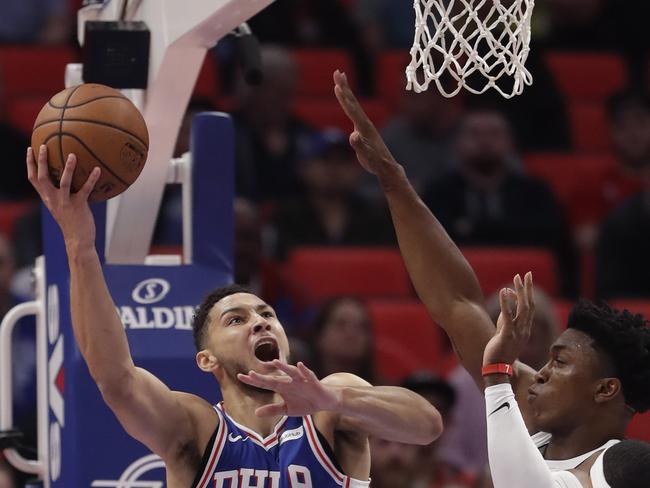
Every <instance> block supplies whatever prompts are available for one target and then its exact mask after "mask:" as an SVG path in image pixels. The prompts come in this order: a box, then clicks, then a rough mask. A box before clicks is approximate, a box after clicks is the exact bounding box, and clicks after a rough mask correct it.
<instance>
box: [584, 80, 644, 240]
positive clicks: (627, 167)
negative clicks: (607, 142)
mask: <svg viewBox="0 0 650 488" xmlns="http://www.w3.org/2000/svg"><path fill="white" fill-rule="evenodd" d="M607 118H608V122H609V132H610V136H611V140H612V144H613V146H614V152H615V155H616V158H617V160H618V161H617V162H618V164H617V165H616V166H614V167H612V168H610V169H609V170H608V171H607V172H606V174H603V177H602V180H601V181H602V184H601V185H599V186H595V187H594V185H584V186H583V187H581V188H579V189H578V194H577V195H576V197H575V199H576V202H580V203H583V204H584V205H585V209H584V211H582V212H581V214H582V215H584V221H583V222H578V226H577V232H576V237H577V241H578V243H579V244H580V246H581V247H582V248H584V249H586V250H587V251H592V250H593V248H594V245H595V241H596V238H597V235H598V225H599V224H600V221H601V220H602V219H603V217H604V216H605V215H607V214H608V213H609V212H611V211H612V210H613V209H614V208H615V207H617V206H618V205H620V204H621V203H622V202H623V201H624V200H626V199H627V198H629V197H630V196H631V195H633V194H634V193H636V192H638V191H639V190H640V189H641V180H640V178H639V175H640V172H642V171H643V168H644V167H645V166H647V165H650V98H649V97H648V96H647V95H644V94H642V93H639V92H634V91H625V92H621V93H617V94H615V95H614V96H612V97H611V98H610V99H609V100H608V101H607Z"/></svg>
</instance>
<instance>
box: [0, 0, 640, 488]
mask: <svg viewBox="0 0 650 488" xmlns="http://www.w3.org/2000/svg"><path fill="white" fill-rule="evenodd" d="M79 3H80V2H75V1H72V2H71V1H68V0H29V1H28V0H4V1H3V2H2V6H0V43H3V44H40V45H52V44H69V43H72V42H73V32H74V16H73V15H72V13H71V11H72V9H73V8H74V7H76V6H78V4H79ZM649 14H650V3H648V2H617V1H615V0H547V1H545V2H539V5H538V6H537V7H536V13H535V16H534V21H533V41H532V51H531V57H530V59H529V68H530V70H531V72H532V73H533V76H534V78H535V82H534V84H533V86H532V87H529V88H527V89H526V91H525V92H524V94H523V95H522V96H520V97H517V98H515V99H513V100H509V101H505V100H503V99H500V98H497V97H496V96H493V95H483V96H470V95H463V94H461V95H459V96H458V97H455V98H452V99H446V98H443V97H442V96H440V95H439V94H438V93H437V91H436V90H435V89H431V90H429V91H428V92H425V93H421V94H415V93H412V92H406V91H404V92H403V94H402V95H401V99H400V100H399V101H398V103H397V104H396V108H395V110H391V111H390V113H389V114H388V115H389V117H388V119H387V121H386V122H385V123H383V124H382V125H381V127H379V128H380V129H381V131H382V134H383V136H384V138H385V140H386V143H387V145H388V146H389V148H390V149H391V151H392V152H393V154H394V155H395V157H396V159H397V160H398V161H399V162H400V163H401V164H403V165H404V167H405V168H406V171H407V174H408V175H409V177H410V179H411V181H412V182H413V184H414V186H415V187H416V189H417V190H418V192H419V193H420V195H421V197H422V199H423V200H424V202H425V203H426V205H428V206H429V208H430V209H431V210H432V211H433V212H434V214H435V215H436V216H437V217H438V219H439V220H440V221H441V222H442V224H443V225H444V226H445V228H446V229H447V231H448V233H449V234H450V236H451V237H452V239H453V240H454V241H455V242H457V243H459V244H460V245H461V246H488V247H489V246H496V247H513V248H526V247H534V248H542V249H546V250H548V251H549V252H550V253H551V254H552V255H553V257H554V259H555V262H556V264H557V266H556V267H557V274H558V276H559V279H560V284H561V287H560V297H550V296H547V295H545V294H544V293H543V291H541V290H540V292H539V293H540V296H539V298H538V300H537V303H538V309H539V310H538V311H537V314H538V317H537V321H538V322H539V323H538V324H537V325H536V326H535V327H534V328H533V331H534V334H535V335H536V337H535V338H534V340H531V347H530V350H529V351H527V352H526V355H527V358H526V359H527V362H528V363H529V364H531V365H532V366H533V367H540V366H541V365H542V364H543V363H544V362H545V361H546V359H545V358H546V351H547V348H548V345H549V344H550V343H551V342H552V340H553V338H554V337H555V335H557V333H558V331H559V330H560V327H562V326H563V325H564V324H561V323H559V322H558V319H557V317H556V315H555V310H554V307H553V303H552V302H553V300H554V299H556V298H563V299H568V300H572V299H575V298H576V297H577V296H579V295H581V294H582V295H585V294H586V295H591V296H592V297H593V296H595V297H598V298H603V299H608V300H611V299H618V298H635V299H638V298H646V299H650V281H649V280H648V279H647V278H646V276H647V274H648V273H649V272H650V253H648V249H650V56H649V52H648V45H647V44H648V43H647V42H645V44H644V43H642V41H641V40H643V39H646V38H647V35H646V33H645V23H646V22H645V21H646V19H647V18H648V16H649ZM413 15H414V14H413V9H412V5H411V3H409V2H404V0H327V1H317V0H277V1H276V2H275V3H274V4H272V5H271V6H270V7H268V8H267V9H266V10H265V11H264V12H263V13H261V14H259V15H258V16H257V17H255V18H254V19H252V20H251V22H250V24H251V27H252V29H253V31H254V32H255V33H256V34H257V35H258V36H259V38H260V40H261V41H262V44H263V46H264V47H263V50H262V60H263V68H264V73H265V78H264V81H263V83H262V84H261V85H260V86H257V87H252V86H248V85H247V84H245V83H244V82H243V80H242V79H241V77H240V76H239V75H238V73H237V70H236V69H235V68H234V63H233V59H232V57H233V51H234V50H233V48H232V46H229V45H228V42H227V41H226V42H224V43H221V44H220V45H218V46H217V47H216V48H215V49H214V50H212V51H211V52H210V53H209V55H210V56H214V57H215V58H216V59H217V60H218V65H219V66H220V67H222V69H223V72H222V73H221V76H220V78H221V80H222V84H223V85H224V87H225V88H224V90H225V93H226V96H225V97H224V98H223V99H220V100H213V99H206V98H198V97H197V98H195V99H193V100H192V102H191V103H190V106H189V107H188V111H187V115H186V118H185V120H184V122H183V126H182V128H181V133H180V134H179V138H178V141H177V148H176V153H177V155H181V154H183V153H184V152H186V151H188V149H189V137H188V134H189V127H190V121H191V117H192V116H193V115H194V114H196V113H199V112H201V111H206V110H208V111H209V110H214V109H222V108H224V107H225V108H227V109H228V111H230V112H231V113H232V116H233V120H234V123H235V128H236V193H237V199H236V202H235V207H234V211H235V225H236V227H235V234H236V248H235V272H236V281H237V282H238V283H240V284H242V285H246V286H248V287H250V288H251V289H252V290H253V291H255V292H257V293H260V294H261V296H263V297H266V298H268V299H269V300H270V301H272V302H273V303H274V304H276V305H277V307H278V310H279V312H280V313H281V315H282V317H281V318H282V319H283V321H284V323H285V325H286V327H287V329H288V330H289V331H291V333H292V348H293V355H294V360H304V361H305V362H306V363H307V364H309V365H312V366H313V367H314V368H315V370H316V371H317V372H318V374H319V375H320V376H325V375H327V374H329V373H331V372H334V371H349V372H352V373H355V374H358V375H360V376H362V377H364V378H365V379H367V380H368V381H371V382H373V383H381V382H383V381H385V379H384V378H381V377H380V376H379V375H378V373H377V371H376V368H375V365H374V360H373V357H374V356H373V355H374V352H373V351H374V346H373V343H374V342H373V327H372V323H371V319H370V315H369V313H368V310H367V308H366V305H365V304H364V302H363V301H361V300H359V299H358V298H357V297H353V296H342V297H334V298H332V299H331V300H330V301H328V302H327V303H310V304H307V306H305V304H303V303H300V304H298V303H295V302H293V301H292V296H291V289H292V283H291V277H290V276H287V275H286V273H283V272H282V263H284V262H285V261H286V260H287V258H288V257H289V256H290V255H291V253H292V251H293V250H295V249H296V248H298V247H301V246H330V247H336V246H363V247H371V246H396V241H395V236H394V233H393V230H392V225H391V221H390V215H389V213H388V209H387V208H386V205H385V203H384V201H383V198H382V195H381V193H380V192H379V189H378V187H377V185H376V184H375V182H374V180H373V178H372V177H371V176H370V175H368V174H366V173H364V171H363V169H362V168H361V167H360V166H359V164H358V163H357V161H356V158H355V155H354V153H353V152H352V150H351V148H350V146H349V144H348V142H347V138H348V133H346V132H344V131H342V130H341V129H340V128H336V127H331V128H323V127H315V126H314V125H313V124H311V123H309V122H307V121H306V120H303V118H301V117H300V116H299V115H297V113H296V111H295V110H294V106H295V105H294V104H295V100H296V97H297V85H298V80H299V77H300V71H299V70H300V67H299V65H298V64H297V63H296V61H295V59H294V57H293V56H292V50H293V49H295V48H318V49H321V48H333V49H340V50H344V51H346V52H347V53H348V54H349V56H350V59H352V60H353V62H354V70H355V79H356V81H357V83H356V85H357V89H358V92H359V93H360V95H362V96H363V97H365V98H364V99H366V100H371V99H372V98H373V96H374V95H375V94H376V93H377V87H378V80H377V79H376V76H375V73H376V72H377V70H376V65H377V62H378V59H379V57H380V56H381V55H382V53H383V52H385V51H386V50H394V49H402V50H404V51H407V50H408V49H409V48H410V47H411V44H412V40H413V32H412V29H413V27H412V26H413V22H414V18H413ZM0 47H1V46H0ZM563 51H564V52H584V53H587V52H613V53H616V54H617V55H619V56H620V57H621V58H622V59H623V60H624V62H625V66H626V68H627V79H628V80H629V82H628V86H625V87H623V88H622V89H621V90H619V91H618V92H617V93H614V94H612V95H611V96H609V97H608V98H607V100H604V101H603V109H604V110H605V113H606V117H607V127H608V131H609V134H608V137H609V138H610V139H611V151H607V153H606V154H603V153H599V152H597V151H596V152H588V153H584V154H581V156H584V158H586V160H589V158H592V157H593V158H602V157H603V156H607V157H610V158H612V160H613V161H615V163H613V164H612V165H611V167H610V168H608V172H607V174H606V177H604V178H602V179H601V180H599V185H600V186H598V187H597V188H595V189H594V188H591V189H590V190H589V191H584V192H579V194H578V195H577V196H576V198H579V199H580V203H581V205H582V206H583V207H586V208H587V211H586V212H583V214H584V215H587V216H588V217H584V218H581V219H578V220H576V219H575V218H573V217H572V216H571V215H570V212H569V210H568V209H567V207H566V205H565V200H563V199H562V198H561V197H560V196H559V195H558V194H557V191H556V189H555V188H554V187H553V185H551V184H550V182H549V181H546V180H544V179H540V178H539V177H538V176H535V175H533V174H531V172H530V171H529V167H528V166H527V165H526V164H525V161H526V159H527V156H528V155H529V154H541V153H563V154H564V153H573V154H575V153H576V152H577V149H576V148H575V147H574V144H573V140H572V134H571V129H570V121H569V120H570V115H569V110H568V107H567V100H566V98H565V97H564V95H563V93H562V91H561V89H560V87H559V86H558V83H557V80H556V79H555V78H554V77H553V75H552V73H551V71H550V70H549V68H548V66H547V64H546V62H545V57H544V55H545V54H546V53H548V52H563ZM7 103H8V100H7V99H6V97H5V96H4V95H3V83H2V72H1V71H0V147H2V150H3V154H4V157H5V162H4V165H3V177H2V178H1V179H0V212H2V211H3V208H8V207H6V206H7V205H11V204H13V203H15V202H21V203H22V202H28V203H27V204H25V206H24V209H25V210H24V211H23V212H22V214H21V216H20V217H19V218H18V219H17V220H16V222H15V223H14V225H13V227H12V229H13V230H12V233H11V235H6V236H3V235H0V317H2V316H3V315H4V314H5V313H6V312H7V311H8V310H9V309H10V308H11V307H12V306H13V305H15V304H17V303H19V302H20V301H23V300H26V299H28V298H29V296H30V294H31V288H30V271H29V269H30V265H31V264H32V263H33V261H34V258H35V257H36V256H38V255H39V254H40V253H41V252H42V249H41V245H40V216H39V207H38V204H37V201H36V194H35V193H34V192H33V191H32V190H31V188H30V187H29V185H28V183H27V179H26V177H25V174H24V163H23V161H24V152H25V148H26V147H27V145H28V140H29V139H28V138H29V134H25V133H23V132H21V131H20V130H19V129H18V128H16V127H13V126H12V125H11V123H10V122H9V119H8V117H7V116H6V110H5V109H6V105H7ZM569 170H570V168H563V167H559V168H557V171H558V172H560V173H564V172H565V171H566V172H567V173H569V172H570V171H569ZM585 171H586V172H589V167H588V166H587V167H585ZM560 178H561V176H560ZM586 179H588V178H586ZM3 205H4V206H3ZM180 205H181V197H180V192H179V189H177V188H173V187H170V188H168V190H167V191H166V193H165V199H164V202H163V206H162V208H161V212H160V216H159V221H158V224H157V226H156V232H155V236H154V245H160V246H175V245H179V244H180V243H181V222H180V216H181V212H180ZM585 266H591V267H592V268H593V272H592V273H585V271H584V267H585ZM585 276H586V277H587V278H586V280H585ZM585 281H586V283H585ZM488 304H489V307H491V308H490V310H491V311H492V312H493V313H494V314H496V313H497V311H498V303H497V302H496V301H495V300H494V299H493V298H492V299H489V300H488ZM299 305H300V306H299ZM495 318H496V317H495ZM20 330H21V331H22V332H21V334H19V335H18V336H16V337H15V339H14V342H15V348H17V349H20V351H21V353H20V354H17V355H16V357H17V358H19V362H20V364H19V365H18V367H17V368H15V375H16V378H15V380H14V381H15V385H17V389H18V390H19V397H18V400H17V401H18V405H19V408H18V409H17V410H16V411H17V413H18V414H19V417H18V419H17V422H18V423H19V426H20V427H21V429H22V430H23V431H24V432H25V435H26V443H28V444H29V443H32V444H33V440H34V424H33V410H32V409H30V407H29V406H30V405H33V399H34V391H33V376H32V374H33V370H34V364H33V355H32V354H31V352H30V351H31V350H32V347H33V325H30V326H27V327H22V328H21V329H20ZM400 383H401V384H402V385H403V386H404V387H407V388H411V389H413V390H415V391H417V392H419V393H421V394H423V395H424V396H425V397H426V398H428V399H429V400H430V401H431V402H432V403H433V404H434V405H435V406H436V407H437V408H438V409H439V410H440V411H441V412H442V414H443V417H444V418H445V420H446V421H448V422H447V426H448V428H447V429H446V432H445V434H444V436H443V437H442V438H441V439H440V440H439V441H437V442H435V443H434V444H433V445H431V446H427V447H424V448H421V447H415V446H405V445H398V444H396V443H391V442H384V441H373V443H372V450H373V467H372V469H373V472H372V479H373V481H372V486H373V488H387V487H390V488H431V487H436V488H452V487H476V488H479V487H481V488H482V487H489V486H490V481H489V475H488V474H487V471H486V464H487V453H486V446H485V435H484V434H485V425H484V413H483V412H482V408H483V399H482V396H481V394H480V393H479V392H478V391H477V390H476V388H475V386H474V384H473V383H472V381H471V379H470V378H469V376H468V375H467V374H466V373H465V372H464V371H463V370H461V369H460V368H454V367H451V368H449V371H414V372H413V374H411V375H410V376H408V377H405V378H402V379H401V381H400ZM480 433H483V435H481V434H480ZM11 476H12V474H11V472H10V471H9V470H8V469H7V468H6V466H4V465H3V464H2V462H1V461H0V488H13V487H14V486H18V485H17V484H16V483H17V481H16V482H14V481H12V480H11Z"/></svg>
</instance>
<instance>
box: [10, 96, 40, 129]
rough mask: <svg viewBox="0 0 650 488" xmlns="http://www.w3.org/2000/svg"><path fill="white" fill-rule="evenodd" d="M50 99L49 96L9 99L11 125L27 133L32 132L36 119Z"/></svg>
mask: <svg viewBox="0 0 650 488" xmlns="http://www.w3.org/2000/svg"><path fill="white" fill-rule="evenodd" d="M48 100H49V97H48V96H44V95H41V96H32V97H15V98H13V99H12V100H9V102H8V104H7V105H8V106H7V117H8V119H9V122H10V123H11V125H13V126H14V127H16V128H17V129H18V130H20V131H22V132H24V133H25V134H31V132H32V127H34V120H36V116H37V115H38V113H39V112H40V111H41V108H43V105H45V103H47V101H48Z"/></svg>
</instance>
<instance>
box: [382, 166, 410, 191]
mask: <svg viewBox="0 0 650 488" xmlns="http://www.w3.org/2000/svg"><path fill="white" fill-rule="evenodd" d="M376 176H377V179H378V180H379V185H380V186H381V188H382V190H383V191H384V193H388V192H390V191H393V190H395V189H396V188H399V187H400V186H401V185H403V184H404V183H405V182H406V183H407V184H408V180H407V178H406V172H405V171H404V168H403V167H402V165H400V164H398V163H396V162H395V161H389V162H386V163H385V164H384V166H383V167H382V169H381V170H380V171H377V173H376Z"/></svg>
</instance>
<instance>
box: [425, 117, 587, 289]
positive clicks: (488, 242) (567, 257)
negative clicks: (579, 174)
mask: <svg viewBox="0 0 650 488" xmlns="http://www.w3.org/2000/svg"><path fill="white" fill-rule="evenodd" d="M454 149H455V156H456V158H457V160H458V167H457V168H455V169H453V170H451V171H449V172H448V173H447V174H446V175H444V176H442V177H440V178H439V179H437V180H436V181H435V182H434V183H433V184H432V185H430V186H429V188H428V190H427V191H426V192H425V195H424V201H425V203H426V204H427V205H428V206H429V208H431V210H432V211H433V212H434V214H435V215H436V216H437V217H438V219H439V220H440V222H441V223H442V224H443V225H444V227H445V229H446V230H447V232H448V233H449V234H450V236H451V238H452V239H453V240H454V242H457V243H459V244H460V245H481V246H542V247H547V248H549V249H552V250H553V251H554V252H555V255H556V258H557V260H558V264H559V269H561V270H562V271H563V273H564V274H563V276H562V279H563V292H564V293H565V294H567V295H572V294H574V293H575V259H574V250H573V247H572V243H571V236H570V233H569V230H568V226H567V225H566V223H565V219H564V215H563V213H562V210H561V208H560V206H559V204H558V203H557V201H556V199H555V198H554V196H553V194H552V193H551V190H550V189H549V187H548V186H547V185H546V184H545V183H543V182H542V181H539V180H537V179H535V178H532V177H529V176H526V175H524V174H522V173H521V172H520V171H518V170H517V169H516V166H517V163H516V162H515V161H516V158H517V155H516V152H515V146H514V141H513V135H512V131H511V128H510V125H509V123H508V120H507V119H506V118H505V117H504V116H503V115H502V114H501V113H499V112H497V111H494V110H474V111H471V112H469V113H468V114H467V115H466V116H465V118H464V120H463V121H462V122H461V125H460V128H459V131H458V134H457V137H456V140H455V147H454Z"/></svg>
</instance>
